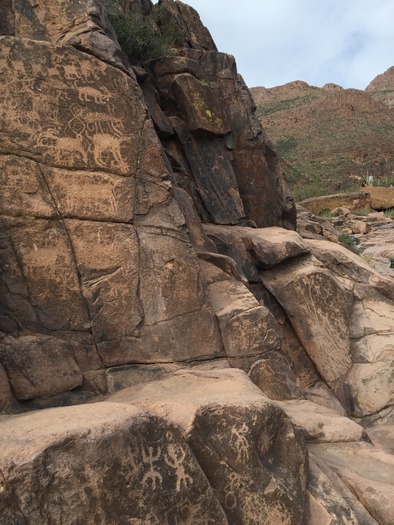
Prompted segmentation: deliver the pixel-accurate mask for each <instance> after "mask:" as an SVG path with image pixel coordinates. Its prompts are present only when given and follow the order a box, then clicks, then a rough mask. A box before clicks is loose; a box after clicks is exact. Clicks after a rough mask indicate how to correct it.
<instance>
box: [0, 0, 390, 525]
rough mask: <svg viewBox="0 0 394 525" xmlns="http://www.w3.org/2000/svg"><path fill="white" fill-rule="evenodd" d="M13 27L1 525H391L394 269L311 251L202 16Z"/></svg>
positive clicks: (5, 177) (184, 11)
mask: <svg viewBox="0 0 394 525" xmlns="http://www.w3.org/2000/svg"><path fill="white" fill-rule="evenodd" d="M2 9H3V11H2V15H4V16H3V17H2V19H1V24H0V33H1V36H0V81H1V82H2V89H1V90H0V192H1V199H0V412H1V415H0V523H1V525H50V524H56V525H57V524H59V525H60V524H62V525H125V524H130V525H131V524H132V525H251V524H255V525H268V524H269V525H276V524H286V525H301V524H302V525H334V524H337V525H376V524H379V525H391V524H392V523H393V522H394V501H393V498H392V494H393V488H394V481H393V480H394V456H393V455H392V454H391V452H392V437H391V436H392V435H393V421H394V386H393V385H394V381H393V377H394V353H393V348H394V326H393V317H394V285H393V283H394V280H393V275H392V270H390V268H389V264H388V256H387V254H386V252H385V253H384V254H382V257H384V261H383V263H384V264H385V270H386V273H385V274H384V275H383V274H382V273H380V272H378V271H377V270H376V269H375V268H373V267H371V266H370V265H368V264H367V262H366V261H365V260H362V259H361V258H360V257H359V256H358V255H356V254H354V253H353V252H350V251H349V250H347V249H346V248H345V247H344V246H343V245H340V244H339V243H337V242H329V240H327V239H328V238H329V237H331V238H335V235H334V234H332V230H333V229H334V228H333V226H332V224H333V223H331V224H328V225H327V224H324V226H323V225H322V224H321V223H320V222H319V220H318V218H316V217H314V216H312V214H311V213H310V212H308V211H307V210H303V211H302V214H303V215H302V217H301V218H302V221H303V222H302V224H301V226H302V228H301V230H300V231H301V232H302V235H303V236H301V235H300V234H299V233H297V231H296V208H295V205H294V201H293V200H292V198H291V196H290V193H289V190H288V186H287V184H286V181H285V179H284V177H283V170H285V169H286V166H285V165H284V164H283V162H282V161H281V159H280V158H279V157H278V155H277V154H276V152H275V150H274V149H273V148H272V145H271V144H270V142H269V141H268V139H267V138H266V135H265V133H264V131H263V129H262V127H261V125H260V123H259V121H258V120H257V118H256V116H255V112H254V104H253V100H252V97H251V95H250V91H249V89H248V88H247V86H246V85H245V83H244V81H243V79H242V77H241V76H240V75H239V74H238V72H237V67H236V63H235V59H234V57H232V56H230V55H227V54H226V53H223V52H219V51H218V50H217V48H216V46H215V43H214V42H213V40H212V37H211V35H210V33H209V31H208V29H207V28H206V27H204V25H203V24H202V22H201V20H200V18H199V15H198V13H197V12H196V11H195V10H194V9H192V8H191V7H189V6H187V5H186V4H184V3H183V2H178V1H176V2H175V1H173V0H161V1H160V2H159V3H158V4H155V5H154V4H153V3H152V2H150V0H134V1H125V0H121V1H110V0H105V1H102V0H59V1H57V2H51V1H48V0H23V1H11V0H5V1H4V2H3V3H2ZM353 204H354V203H353ZM349 213H350V211H349ZM338 219H339V217H338ZM378 223H379V224H378ZM378 223H376V224H375V226H376V227H380V226H382V228H383V227H384V229H385V230H384V231H386V229H387V230H388V229H392V226H393V224H394V222H393V221H391V220H390V219H384V222H383V219H382V221H380V220H379V221H378ZM336 224H338V223H336ZM311 230H313V231H311ZM379 231H380V230H379ZM324 234H325V235H324ZM329 234H332V235H329ZM383 263H382V264H383Z"/></svg>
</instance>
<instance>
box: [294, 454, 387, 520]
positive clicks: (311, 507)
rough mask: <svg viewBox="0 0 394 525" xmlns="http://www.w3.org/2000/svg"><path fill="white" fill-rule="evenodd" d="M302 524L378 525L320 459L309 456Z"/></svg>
mask: <svg viewBox="0 0 394 525" xmlns="http://www.w3.org/2000/svg"><path fill="white" fill-rule="evenodd" d="M304 522H305V523H307V524H308V525H361V524H362V525H377V524H378V522H377V521H376V520H374V519H373V518H372V516H371V515H370V514H369V513H368V511H367V510H366V509H365V507H363V505H362V504H361V503H360V502H359V501H358V499H357V496H355V495H354V494H353V492H352V491H351V490H350V489H349V488H348V487H347V486H346V485H345V483H343V481H342V480H341V478H339V476H338V475H337V474H336V473H335V472H334V471H333V470H332V469H331V468H330V467H329V466H328V465H327V464H325V463H324V462H323V461H321V460H320V458H318V457H316V456H315V455H314V454H310V455H309V476H308V491H307V498H306V502H305V514H304Z"/></svg>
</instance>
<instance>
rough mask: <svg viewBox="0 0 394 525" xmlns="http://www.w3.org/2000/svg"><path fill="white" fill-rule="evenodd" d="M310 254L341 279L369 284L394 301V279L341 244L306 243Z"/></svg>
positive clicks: (321, 241)
mask: <svg viewBox="0 0 394 525" xmlns="http://www.w3.org/2000/svg"><path fill="white" fill-rule="evenodd" d="M305 243H306V245H307V247H308V249H309V250H310V252H311V253H312V254H313V255H314V256H315V257H316V258H317V259H319V261H320V262H322V263H323V264H324V266H326V267H327V268H328V269H329V270H330V271H332V272H333V273H334V274H335V275H336V276H337V277H338V278H339V279H341V278H343V279H346V280H349V281H352V282H356V283H360V284H368V285H370V286H372V287H373V288H375V289H376V290H378V291H379V292H380V293H381V294H382V295H384V296H385V297H387V298H388V299H391V300H394V279H390V278H389V277H386V276H383V275H381V274H380V273H379V272H378V271H376V270H375V269H374V268H373V267H372V266H371V265H369V264H368V263H367V262H366V260H365V259H363V258H362V257H361V256H360V255H357V254H356V253H354V252H352V251H351V250H348V249H347V248H345V247H344V246H342V245H341V244H333V243H331V242H328V241H323V240H319V241H316V240H307V241H305Z"/></svg>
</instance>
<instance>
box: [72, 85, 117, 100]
mask: <svg viewBox="0 0 394 525" xmlns="http://www.w3.org/2000/svg"><path fill="white" fill-rule="evenodd" d="M76 89H77V91H78V98H79V100H80V101H81V102H95V103H96V104H106V103H107V102H109V100H110V98H111V95H110V92H109V91H108V89H106V88H105V87H101V91H100V90H98V89H97V88H95V87H92V86H78V85H77V86H76Z"/></svg>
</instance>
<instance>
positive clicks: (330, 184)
mask: <svg viewBox="0 0 394 525" xmlns="http://www.w3.org/2000/svg"><path fill="white" fill-rule="evenodd" d="M393 72H394V68H390V69H388V70H387V71H386V72H385V73H383V74H382V75H378V77H376V78H375V79H374V80H373V81H372V82H371V83H370V84H369V85H368V87H367V88H366V90H365V91H363V90H359V89H353V88H350V89H344V88H342V87H341V86H339V85H337V84H333V83H328V84H325V85H324V86H323V87H321V88H319V87H316V86H311V85H309V84H307V83H306V82H303V81H300V80H296V81H293V82H289V83H287V84H284V85H282V86H276V87H273V88H265V87H254V88H251V92H252V95H253V98H254V100H255V104H256V114H257V116H258V118H259V119H260V122H261V124H262V125H263V127H264V128H265V130H266V132H267V134H268V136H269V138H270V139H271V140H272V142H273V144H274V147H275V148H276V149H277V151H278V152H279V154H280V155H281V156H282V157H283V158H284V160H285V161H286V162H287V163H289V164H290V166H291V168H292V169H291V168H289V170H288V172H287V177H288V181H289V183H290V187H291V189H292V191H293V193H294V195H295V198H296V200H297V199H298V200H301V199H302V198H306V197H310V196H314V195H319V194H320V195H322V194H327V193H335V192H338V191H350V190H355V189H356V188H357V187H358V186H360V185H361V182H362V180H363V179H366V178H367V176H368V175H372V176H373V177H374V179H375V181H376V182H378V183H380V184H389V183H390V182H391V179H392V176H393V166H394V110H393V108H392V93H394V74H393Z"/></svg>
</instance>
